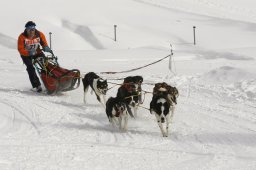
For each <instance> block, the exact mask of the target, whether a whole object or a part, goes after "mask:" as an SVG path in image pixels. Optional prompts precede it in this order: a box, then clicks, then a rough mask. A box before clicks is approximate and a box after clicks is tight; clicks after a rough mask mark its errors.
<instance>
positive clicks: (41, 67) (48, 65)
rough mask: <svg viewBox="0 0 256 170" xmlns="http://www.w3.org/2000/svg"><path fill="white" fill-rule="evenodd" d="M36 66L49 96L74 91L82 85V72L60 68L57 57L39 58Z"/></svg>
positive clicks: (35, 62) (36, 60)
mask: <svg viewBox="0 0 256 170" xmlns="http://www.w3.org/2000/svg"><path fill="white" fill-rule="evenodd" d="M34 66H35V68H36V70H37V72H38V74H39V76H40V78H41V80H42V82H43V84H44V86H45V88H46V89H47V93H48V94H53V93H58V92H64V91H70V90H74V89H77V88H78V87H79V85H80V71H79V70H77V69H72V70H68V69H65V68H62V67H60V66H59V64H58V62H57V57H55V56H53V57H38V58H37V59H35V60H34Z"/></svg>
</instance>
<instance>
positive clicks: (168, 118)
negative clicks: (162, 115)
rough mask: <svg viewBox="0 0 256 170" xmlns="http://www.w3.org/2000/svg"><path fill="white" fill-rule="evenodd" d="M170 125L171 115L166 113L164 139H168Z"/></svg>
mask: <svg viewBox="0 0 256 170" xmlns="http://www.w3.org/2000/svg"><path fill="white" fill-rule="evenodd" d="M170 123H171V115H170V113H168V114H167V115H166V133H165V137H168V135H169V124H170Z"/></svg>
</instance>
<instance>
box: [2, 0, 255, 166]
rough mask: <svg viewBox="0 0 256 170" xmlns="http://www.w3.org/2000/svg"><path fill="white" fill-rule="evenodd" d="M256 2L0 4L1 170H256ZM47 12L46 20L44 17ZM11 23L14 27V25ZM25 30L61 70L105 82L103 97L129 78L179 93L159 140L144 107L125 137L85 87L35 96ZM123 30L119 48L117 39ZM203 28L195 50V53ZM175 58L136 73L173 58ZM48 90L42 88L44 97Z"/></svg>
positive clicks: (167, 0)
mask: <svg viewBox="0 0 256 170" xmlns="http://www.w3.org/2000/svg"><path fill="white" fill-rule="evenodd" d="M255 7H256V2H254V0H243V1H239V0H222V1H221V0H179V1H175V0H122V1H120V0H119V1H118V0H107V1H103V0H94V1H90V0H75V1H67V2H66V1H61V0H54V1H50V0H45V1H43V2H42V1H40V2H39V1H38V2H37V1H32V0H26V1H14V0H9V1H1V2H0V9H1V10H0V19H1V21H2V24H1V28H0V64H1V67H0V77H1V80H2V81H1V82H0V108H1V109H0V110H1V111H0V136H1V137H0V151H1V152H0V169H1V170H2V169H3V170H20V169H24V170H27V169H28V170H41V169H47V170H48V169H51V170H55V169H56V170H57V169H67V170H69V169H72V170H73V169H77V170H81V169H97V170H105V169H106V170H108V169H114V170H115V169H127V170H135V169H139V170H148V169H152V170H159V169H161V170H166V169H175V170H176V169H177V170H206V169H207V170H227V169H232V170H253V169H256V156H255V155H256V147H255V146H256V143H255V141H256V72H255V71H256V69H255V65H256V61H255V59H256V57H255V53H256V45H255V43H256V41H255V40H256V34H255V32H256V12H255ZM38 8H40V10H38ZM7 14H8V17H7ZM28 20H33V21H35V22H36V24H37V29H39V30H40V31H42V32H44V33H45V34H46V37H47V39H48V40H49V35H48V33H49V32H52V33H53V34H52V40H53V42H52V47H53V50H54V53H55V54H56V55H57V56H58V57H59V63H60V65H61V66H63V67H65V68H68V69H72V68H76V69H79V70H80V71H81V73H82V74H83V75H84V74H86V73H87V72H90V71H94V72H96V73H97V74H99V75H100V76H101V77H103V78H106V79H108V82H109V83H110V84H109V87H113V88H111V89H110V90H109V91H108V93H107V97H110V96H115V95H116V92H117V88H118V86H114V84H111V83H122V80H115V79H122V78H124V77H126V76H130V75H141V76H143V78H144V84H143V85H142V88H143V90H145V91H149V92H151V91H152V89H153V85H152V84H154V83H158V82H163V81H165V82H167V83H168V84H171V85H173V86H176V87H177V88H178V90H179V93H180V96H179V98H178V104H177V107H176V110H175V114H174V117H173V123H172V124H171V125H170V127H171V132H170V136H169V137H168V138H163V137H162V136H161V133H160V129H159V127H158V125H157V123H156V120H155V116H154V115H151V114H150V113H149V111H148V110H147V109H145V108H149V103H150V101H151V98H152V94H150V93H147V94H145V96H143V98H145V101H144V103H143V105H142V106H143V107H144V108H142V107H140V108H139V110H138V117H137V118H136V119H132V118H129V122H128V131H127V132H121V131H119V130H118V129H117V128H114V127H112V126H111V125H110V123H109V122H108V120H107V117H106V113H105V110H104V109H103V108H102V106H101V105H100V104H99V103H98V102H97V100H96V97H95V95H91V94H88V96H87V98H88V103H87V104H84V103H83V87H82V85H81V86H80V87H79V88H78V89H76V90H74V91H70V92H66V93H61V94H58V95H52V96H49V95H47V94H46V92H45V91H44V92H43V93H41V94H38V93H35V92H32V91H31V85H30V83H29V79H28V75H27V72H26V68H25V65H23V64H22V60H21V59H20V57H19V53H18V51H17V50H16V48H17V37H18V36H19V34H20V33H21V32H22V31H23V30H24V25H25V23H26V22H27V21H28ZM114 25H117V41H116V42H115V41H114ZM193 26H196V45H193ZM170 44H172V46H173V52H174V55H173V56H172V60H171V61H172V65H171V68H172V71H170V70H169V60H168V59H165V60H163V61H161V62H159V63H157V64H154V65H151V66H149V67H146V68H143V69H140V70H137V71H134V72H128V73H122V74H111V75H109V74H100V72H106V71H114V72H115V71H117V72H119V71H125V70H130V69H133V68H137V67H141V66H143V65H146V64H149V63H151V62H154V61H156V60H158V59H161V58H163V57H165V56H167V55H169V54H170ZM44 90H45V89H44Z"/></svg>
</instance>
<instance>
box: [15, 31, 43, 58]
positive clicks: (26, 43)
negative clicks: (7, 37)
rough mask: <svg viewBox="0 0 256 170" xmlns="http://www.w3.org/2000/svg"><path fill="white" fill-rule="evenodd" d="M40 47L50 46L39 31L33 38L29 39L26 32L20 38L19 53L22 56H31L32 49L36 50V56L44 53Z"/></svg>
mask: <svg viewBox="0 0 256 170" xmlns="http://www.w3.org/2000/svg"><path fill="white" fill-rule="evenodd" d="M40 45H41V46H42V47H45V46H48V44H47V41H46V38H45V36H44V34H43V33H42V32H40V31H38V30H36V32H35V36H34V37H33V38H28V36H27V32H26V30H25V31H24V32H23V33H21V34H20V36H19V38H18V51H19V53H20V55H22V56H29V51H30V50H31V49H35V50H36V54H39V53H42V50H41V49H40Z"/></svg>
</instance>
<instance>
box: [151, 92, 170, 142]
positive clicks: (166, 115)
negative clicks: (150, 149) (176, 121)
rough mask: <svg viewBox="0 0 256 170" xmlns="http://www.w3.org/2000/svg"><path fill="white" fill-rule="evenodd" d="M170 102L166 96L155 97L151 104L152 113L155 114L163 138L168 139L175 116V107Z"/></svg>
mask: <svg viewBox="0 0 256 170" xmlns="http://www.w3.org/2000/svg"><path fill="white" fill-rule="evenodd" d="M168 100H169V99H167V97H166V96H164V95H157V96H154V97H153V98H152V101H151V102H150V113H151V114H155V116H156V120H157V124H158V126H159V128H160V130H161V133H162V135H163V137H168V135H169V124H170V122H171V120H172V117H173V114H174V110H173V107H172V105H171V103H170V102H169V101H168ZM163 123H165V124H166V129H165V130H164V128H163Z"/></svg>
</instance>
